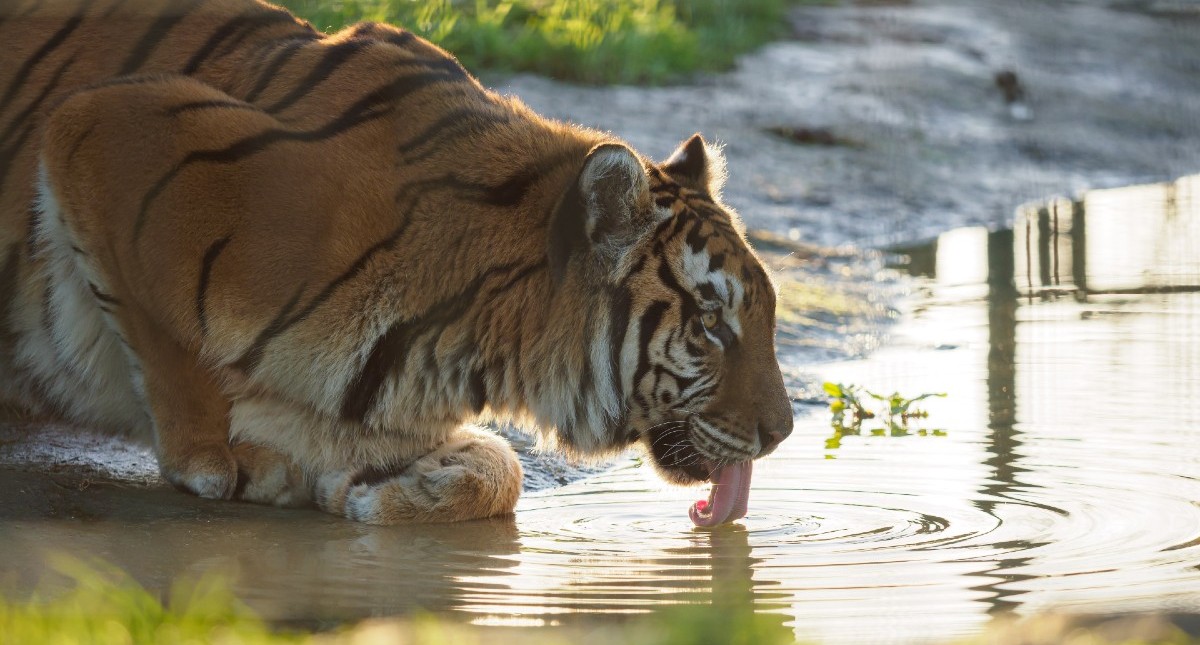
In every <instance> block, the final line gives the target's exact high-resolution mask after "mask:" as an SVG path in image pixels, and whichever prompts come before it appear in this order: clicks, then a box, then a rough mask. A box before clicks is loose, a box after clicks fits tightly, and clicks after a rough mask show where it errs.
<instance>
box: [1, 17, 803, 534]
mask: <svg viewBox="0 0 1200 645" xmlns="http://www.w3.org/2000/svg"><path fill="white" fill-rule="evenodd" d="M0 42H4V43H5V47H6V52H5V54H4V57H3V59H2V61H0V271H2V272H0V396H3V397H4V398H6V399H8V400H11V401H13V402H15V403H17V404H19V405H20V406H22V407H23V408H25V409H28V410H30V411H31V412H34V413H38V414H42V415H46V416H50V417H55V418H58V419H60V420H64V421H67V422H71V423H73V424H76V425H79V426H85V427H88V428H95V429H101V430H104V431H108V432H113V433H121V434H124V435H128V436H131V437H134V438H137V439H140V440H143V441H146V442H149V443H151V444H152V445H153V446H154V448H155V450H156V453H157V455H158V460H159V465H160V469H161V471H162V473H163V475H164V477H165V478H166V479H167V480H168V481H170V482H171V483H172V484H174V485H175V486H177V487H178V488H180V489H183V490H185V491H188V492H190V493H193V494H196V495H200V496H203V497H209V498H221V499H240V500H246V501H252V502H258V503H263V504H275V505H280V506H304V505H309V504H313V503H315V504H316V505H317V506H319V507H320V508H322V509H324V510H326V511H329V512H331V513H336V514H340V515H344V516H346V517H348V518H351V519H355V520H360V521H364V522H372V523H394V522H402V521H450V520H464V519H469V518H476V517H485V516H491V515H497V514H504V513H509V512H511V511H512V509H513V507H514V506H515V504H516V501H517V497H518V495H519V493H520V490H521V477H522V475H521V470H520V466H519V463H518V461H517V459H516V456H515V454H514V452H513V450H512V448H511V447H510V446H509V445H508V444H507V443H506V442H505V441H503V440H502V439H500V438H498V437H496V436H495V435H494V434H492V433H490V432H488V431H487V430H485V429H482V428H480V427H477V426H474V425H471V424H472V423H473V422H476V421H478V420H480V419H487V418H495V419H509V420H514V421H516V422H518V423H522V424H524V425H526V426H527V427H529V428H530V429H531V430H533V431H536V432H538V433H539V434H540V435H541V437H542V438H543V439H544V441H545V443H546V444H547V445H548V446H553V447H555V448H557V449H559V450H562V451H565V452H567V453H571V454H574V455H578V456H583V457H587V456H596V455H605V454H612V453H614V452H617V451H621V450H624V449H626V448H627V447H628V446H630V445H631V444H635V443H636V444H640V445H641V446H643V448H644V449H645V450H647V451H648V452H649V453H650V455H651V456H652V458H653V459H652V460H653V462H654V463H655V464H656V466H657V468H658V470H659V472H660V473H661V474H662V475H663V476H664V477H665V478H666V479H668V480H670V481H673V482H676V483H682V484H689V483H700V482H707V481H712V482H714V483H715V484H714V486H713V491H712V493H711V496H710V499H709V500H708V501H707V502H705V503H704V504H702V505H701V504H698V505H697V507H693V511H692V516H693V520H695V521H696V522H697V523H698V524H701V525H714V524H719V523H721V522H725V521H728V520H730V519H735V518H736V517H738V516H740V515H741V514H744V513H745V512H746V499H747V496H748V491H749V486H750V472H751V468H750V463H751V461H752V460H754V459H756V458H758V457H760V456H762V455H764V454H767V453H769V452H770V451H771V450H773V449H774V448H775V446H777V445H778V444H779V442H780V441H782V440H783V439H784V438H785V437H786V436H787V435H788V434H789V433H790V432H791V427H792V417H791V407H790V404H789V402H788V399H787V396H786V394H785V392H784V387H783V381H782V377H781V375H780V372H779V367H778V364H777V362H776V359H775V353H774V338H773V337H774V324H775V321H774V315H775V314H774V311H775V292H774V289H773V287H772V284H771V282H770V280H769V278H768V275H767V273H766V272H765V271H764V270H763V267H762V265H761V264H760V262H759V261H758V259H757V258H756V256H755V255H754V253H753V251H752V250H751V249H750V248H749V246H747V244H746V241H745V239H744V236H743V234H742V228H741V224H740V222H739V220H738V218H737V216H736V214H734V213H733V212H732V211H731V210H730V209H729V208H727V207H726V206H724V205H723V204H722V202H721V199H720V191H721V184H722V182H723V181H724V174H725V173H724V164H723V162H722V160H721V157H720V154H719V152H718V151H717V150H715V149H714V148H712V147H711V146H709V145H708V144H707V143H705V141H704V140H703V139H702V138H700V136H699V135H697V136H695V137H692V138H691V139H689V140H688V141H686V142H685V143H684V144H682V145H681V146H680V147H679V149H678V150H677V151H676V152H675V154H674V155H673V156H672V157H670V158H669V159H667V160H666V161H664V162H661V163H656V162H653V161H651V160H649V159H647V158H645V157H643V156H642V155H640V154H639V153H637V152H635V151H634V150H632V149H631V148H630V147H629V146H628V145H626V144H625V143H624V142H622V141H621V140H619V139H617V138H615V137H614V136H612V135H610V134H607V133H602V132H596V131H592V130H588V129H585V128H581V127H578V126H574V125H570V124H565V123H560V122H556V121H552V120H548V119H545V118H542V117H540V116H538V115H536V114H534V113H533V112H532V111H531V110H529V109H528V108H527V107H525V106H524V105H523V104H521V103H520V101H518V100H517V99H514V98H511V97H505V96H500V95H498V94H496V93H494V92H491V91H489V90H487V89H485V88H484V87H482V86H481V85H480V84H479V83H478V82H477V81H476V80H475V79H474V78H473V77H472V76H471V75H470V74H468V73H467V72H466V70H464V69H463V68H462V66H460V65H459V63H458V62H457V61H456V60H455V59H454V57H453V56H451V55H450V54H448V53H447V52H445V51H443V50H441V49H439V48H438V47H436V46H434V45H432V44H430V43H428V42H426V41H424V40H422V39H421V38H418V37H416V36H414V35H413V34H412V33H410V32H408V31H404V30H401V29H397V28H394V27H391V26H387V25H381V24H373V23H362V24H358V25H355V26H352V27H349V28H346V29H345V30H343V31H341V32H338V33H336V34H332V35H324V34H322V33H320V32H318V31H316V30H314V29H313V28H312V27H311V26H310V25H308V24H307V23H305V22H303V21H300V20H298V19H296V18H295V17H293V16H292V15H291V14H289V13H288V12H286V11H284V10H282V9H279V8H277V7H274V6H271V5H268V4H264V3H259V2H256V1H254V0H138V1H137V2H130V1H128V0H97V1H95V2H81V1H75V0H3V3H2V4H0Z"/></svg>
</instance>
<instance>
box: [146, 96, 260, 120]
mask: <svg viewBox="0 0 1200 645" xmlns="http://www.w3.org/2000/svg"><path fill="white" fill-rule="evenodd" d="M213 109H230V110H251V111H254V112H258V111H259V110H258V108H256V107H254V106H253V105H249V104H246V103H242V102H241V101H238V100H235V99H211V100H208V101H192V102H190V103H181V104H179V105H173V106H171V107H169V108H167V109H166V110H165V111H164V114H165V115H166V116H169V117H176V116H179V115H180V114H183V113H184V112H198V111H200V110H213Z"/></svg>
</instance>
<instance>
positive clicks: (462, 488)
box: [314, 428, 522, 524]
mask: <svg viewBox="0 0 1200 645" xmlns="http://www.w3.org/2000/svg"><path fill="white" fill-rule="evenodd" d="M521 482H522V472H521V463H520V461H518V460H517V455H516V453H515V452H514V451H513V449H512V447H511V446H510V445H509V444H508V442H506V441H505V440H504V439H502V438H500V437H498V436H496V435H495V434H493V433H491V432H488V431H487V430H484V429H481V428H462V429H460V430H458V431H456V432H455V433H454V434H453V435H452V436H451V437H450V439H449V440H448V441H446V443H444V444H442V445H441V446H440V447H438V448H437V449H436V450H434V451H433V452H430V453H428V454H425V455H422V456H419V457H417V458H415V459H414V460H412V461H411V462H410V463H407V464H401V465H400V466H398V467H396V468H379V467H367V468H364V469H361V470H358V471H336V472H330V473H326V474H323V475H320V476H319V477H318V478H317V480H316V482H315V490H314V494H315V498H316V502H317V505H318V506H319V507H320V508H321V509H322V510H324V511H327V512H329V513H335V514H338V515H344V516H345V517H347V518H350V519H352V520H358V521H360V522H367V523H369V524H396V523H400V522H456V521H462V520H470V519H477V518H483V517H492V516H495V515H504V514H508V513H511V512H512V510H513V508H514V507H516V504H517V498H518V497H519V496H520V494H521Z"/></svg>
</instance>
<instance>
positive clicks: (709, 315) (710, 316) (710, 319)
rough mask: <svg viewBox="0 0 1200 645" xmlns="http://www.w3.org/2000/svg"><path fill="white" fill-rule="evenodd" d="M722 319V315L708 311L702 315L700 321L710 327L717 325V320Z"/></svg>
mask: <svg viewBox="0 0 1200 645" xmlns="http://www.w3.org/2000/svg"><path fill="white" fill-rule="evenodd" d="M720 319H721V317H720V316H718V315H717V312H715V311H706V312H704V313H703V314H701V315H700V322H702V323H704V326H705V327H707V328H708V329H712V328H714V327H716V326H717V321H718V320H720Z"/></svg>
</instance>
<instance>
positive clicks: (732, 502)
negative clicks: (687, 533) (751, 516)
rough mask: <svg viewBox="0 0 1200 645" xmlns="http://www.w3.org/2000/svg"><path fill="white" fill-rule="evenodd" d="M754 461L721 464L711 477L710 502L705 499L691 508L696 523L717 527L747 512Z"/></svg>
mask: <svg viewBox="0 0 1200 645" xmlns="http://www.w3.org/2000/svg"><path fill="white" fill-rule="evenodd" d="M752 464H753V462H749V461H747V462H745V463H741V464H733V465H730V466H722V467H721V468H719V469H717V471H716V472H715V473H713V476H712V482H713V491H712V495H711V496H710V497H711V500H712V501H711V502H710V501H709V500H705V499H702V500H700V501H698V502H696V503H695V504H692V507H691V508H690V509H688V515H690V516H691V518H692V522H693V523H695V525H696V526H705V527H707V526H716V525H718V524H724V523H725V522H732V521H733V520H736V519H738V518H741V517H745V515H746V504H747V502H749V500H750V475H751V473H752V471H753V470H754V468H753V465H752Z"/></svg>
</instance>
